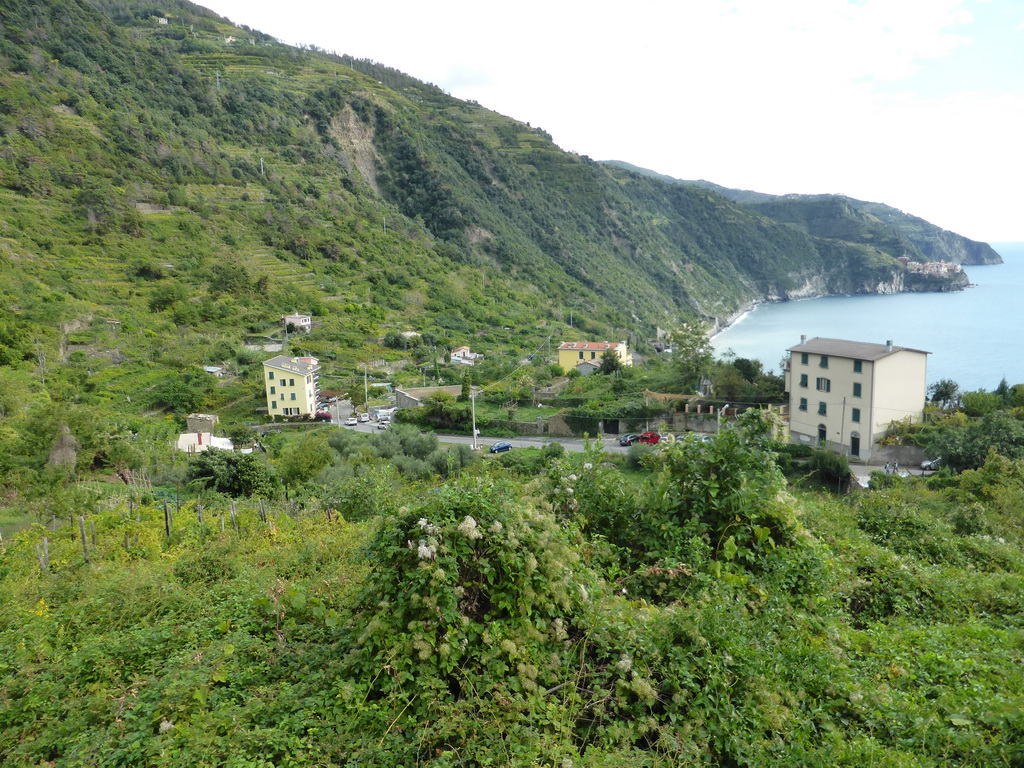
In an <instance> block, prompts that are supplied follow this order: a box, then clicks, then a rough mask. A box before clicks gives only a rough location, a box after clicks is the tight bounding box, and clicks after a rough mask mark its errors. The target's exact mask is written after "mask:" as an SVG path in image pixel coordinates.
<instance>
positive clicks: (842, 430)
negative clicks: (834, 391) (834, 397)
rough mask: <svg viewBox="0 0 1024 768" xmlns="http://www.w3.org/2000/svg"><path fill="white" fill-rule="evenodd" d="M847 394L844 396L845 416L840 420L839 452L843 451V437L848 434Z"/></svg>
mask: <svg viewBox="0 0 1024 768" xmlns="http://www.w3.org/2000/svg"><path fill="white" fill-rule="evenodd" d="M845 430H846V396H845V395H844V396H843V417H842V418H841V419H840V420H839V453H840V454H842V452H843V438H844V437H845V436H846V435H845V434H844V433H845Z"/></svg>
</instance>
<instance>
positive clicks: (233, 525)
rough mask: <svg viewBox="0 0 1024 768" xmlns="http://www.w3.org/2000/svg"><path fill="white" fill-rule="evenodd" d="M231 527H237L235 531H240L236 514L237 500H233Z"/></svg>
mask: <svg viewBox="0 0 1024 768" xmlns="http://www.w3.org/2000/svg"><path fill="white" fill-rule="evenodd" d="M231 527H232V528H234V529H235V533H238V518H237V517H236V516H235V502H234V500H232V502H231Z"/></svg>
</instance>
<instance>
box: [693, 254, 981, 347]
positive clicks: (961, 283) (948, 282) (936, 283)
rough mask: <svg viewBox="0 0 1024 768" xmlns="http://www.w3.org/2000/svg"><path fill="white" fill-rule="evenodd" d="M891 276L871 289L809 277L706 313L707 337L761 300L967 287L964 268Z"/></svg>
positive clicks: (948, 290) (713, 336)
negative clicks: (840, 287)
mask: <svg viewBox="0 0 1024 768" xmlns="http://www.w3.org/2000/svg"><path fill="white" fill-rule="evenodd" d="M894 278H895V279H894V280H892V281H886V282H879V283H877V284H876V285H874V286H872V288H873V290H862V291H853V292H847V291H838V292H832V291H828V290H822V288H823V287H824V286H823V285H822V283H823V282H824V281H823V280H813V279H812V280H808V281H807V282H806V283H804V285H803V286H801V287H800V288H797V289H795V290H792V291H787V292H786V293H785V295H783V296H765V297H762V298H760V299H756V300H754V301H751V302H748V303H747V304H745V305H744V306H743V307H741V308H740V309H738V310H736V311H735V312H732V313H730V314H728V315H725V316H723V317H709V318H707V320H708V326H709V327H708V332H707V336H708V339H709V340H710V339H714V338H715V337H716V336H717V335H718V334H720V333H722V332H723V331H725V330H726V329H728V328H731V327H732V326H733V325H735V324H736V323H737V322H739V321H740V320H742V319H743V317H745V316H746V315H747V314H749V313H750V312H753V311H754V310H755V309H757V308H758V307H759V306H761V305H762V304H779V303H782V302H787V301H803V300H804V299H823V298H826V297H828V296H887V295H894V294H898V293H949V292H953V291H962V290H964V289H965V288H968V287H970V285H971V283H970V280H968V278H967V274H966V273H965V272H963V271H960V272H958V273H954V274H950V275H942V276H938V275H927V274H921V273H915V272H900V273H897V274H896V275H894Z"/></svg>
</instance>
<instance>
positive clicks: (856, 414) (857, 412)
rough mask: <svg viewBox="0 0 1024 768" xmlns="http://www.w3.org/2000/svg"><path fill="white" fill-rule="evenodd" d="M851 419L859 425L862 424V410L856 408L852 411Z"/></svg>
mask: <svg viewBox="0 0 1024 768" xmlns="http://www.w3.org/2000/svg"><path fill="white" fill-rule="evenodd" d="M850 418H851V419H852V420H853V421H856V422H857V423H858V424H859V423H860V408H854V409H853V410H852V411H850Z"/></svg>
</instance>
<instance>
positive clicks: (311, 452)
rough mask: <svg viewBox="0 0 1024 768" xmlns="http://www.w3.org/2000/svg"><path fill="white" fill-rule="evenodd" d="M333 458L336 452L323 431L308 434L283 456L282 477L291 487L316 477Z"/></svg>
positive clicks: (281, 464)
mask: <svg viewBox="0 0 1024 768" xmlns="http://www.w3.org/2000/svg"><path fill="white" fill-rule="evenodd" d="M333 458H334V452H333V451H332V450H331V448H330V446H329V445H328V444H327V438H326V437H325V436H324V434H323V433H322V432H318V433H314V434H311V435H306V436H305V437H303V438H302V439H301V440H299V441H298V442H297V443H295V444H293V445H291V446H289V448H288V449H287V450H286V451H285V452H284V454H283V455H282V456H281V460H280V467H281V479H282V480H284V483H285V485H287V486H289V487H295V486H297V485H301V484H302V483H305V482H307V481H309V480H312V479H313V478H314V477H316V476H317V474H319V472H320V470H322V469H324V468H325V467H327V466H329V465H330V463H331V460H332V459H333Z"/></svg>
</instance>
